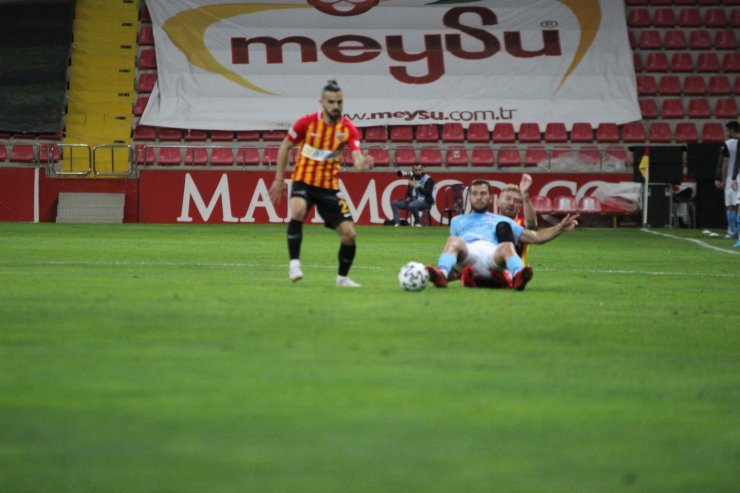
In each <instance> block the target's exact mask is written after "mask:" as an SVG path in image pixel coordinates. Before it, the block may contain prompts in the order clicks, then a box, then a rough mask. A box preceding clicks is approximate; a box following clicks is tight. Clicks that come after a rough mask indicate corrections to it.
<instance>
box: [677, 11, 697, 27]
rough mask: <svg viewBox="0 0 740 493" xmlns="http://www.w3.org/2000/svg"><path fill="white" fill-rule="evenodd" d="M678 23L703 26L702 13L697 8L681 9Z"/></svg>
mask: <svg viewBox="0 0 740 493" xmlns="http://www.w3.org/2000/svg"><path fill="white" fill-rule="evenodd" d="M678 25H679V26H681V27H701V26H702V20H701V13H700V12H699V9H697V8H688V9H681V12H679V14H678Z"/></svg>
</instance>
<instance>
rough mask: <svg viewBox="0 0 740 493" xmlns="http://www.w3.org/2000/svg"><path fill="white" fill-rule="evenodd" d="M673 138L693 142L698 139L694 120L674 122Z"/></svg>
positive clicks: (678, 140)
mask: <svg viewBox="0 0 740 493" xmlns="http://www.w3.org/2000/svg"><path fill="white" fill-rule="evenodd" d="M673 138H674V139H675V140H676V141H677V142H686V143H693V142H697V141H698V140H699V132H698V131H697V130H696V125H695V124H694V122H679V123H677V124H676V129H675V131H674V133H673Z"/></svg>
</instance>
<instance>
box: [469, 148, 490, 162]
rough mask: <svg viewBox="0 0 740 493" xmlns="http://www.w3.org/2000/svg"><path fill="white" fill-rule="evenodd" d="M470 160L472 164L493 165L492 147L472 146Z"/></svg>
mask: <svg viewBox="0 0 740 493" xmlns="http://www.w3.org/2000/svg"><path fill="white" fill-rule="evenodd" d="M470 162H471V164H472V165H473V166H484V167H493V164H494V159H493V149H491V147H489V146H482V145H476V146H473V152H472V153H471V156H470Z"/></svg>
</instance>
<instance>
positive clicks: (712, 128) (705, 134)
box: [701, 123, 725, 142]
mask: <svg viewBox="0 0 740 493" xmlns="http://www.w3.org/2000/svg"><path fill="white" fill-rule="evenodd" d="M701 140H702V142H724V141H725V130H724V127H723V126H722V124H721V123H705V124H704V125H703V126H702V128H701Z"/></svg>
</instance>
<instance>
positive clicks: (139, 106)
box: [134, 95, 149, 116]
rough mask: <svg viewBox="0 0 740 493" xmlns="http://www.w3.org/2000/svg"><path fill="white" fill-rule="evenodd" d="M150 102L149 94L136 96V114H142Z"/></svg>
mask: <svg viewBox="0 0 740 493" xmlns="http://www.w3.org/2000/svg"><path fill="white" fill-rule="evenodd" d="M148 102H149V95H146V96H139V97H138V98H136V102H135V103H134V116H141V115H143V114H144V109H146V105H147V103H148Z"/></svg>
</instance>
